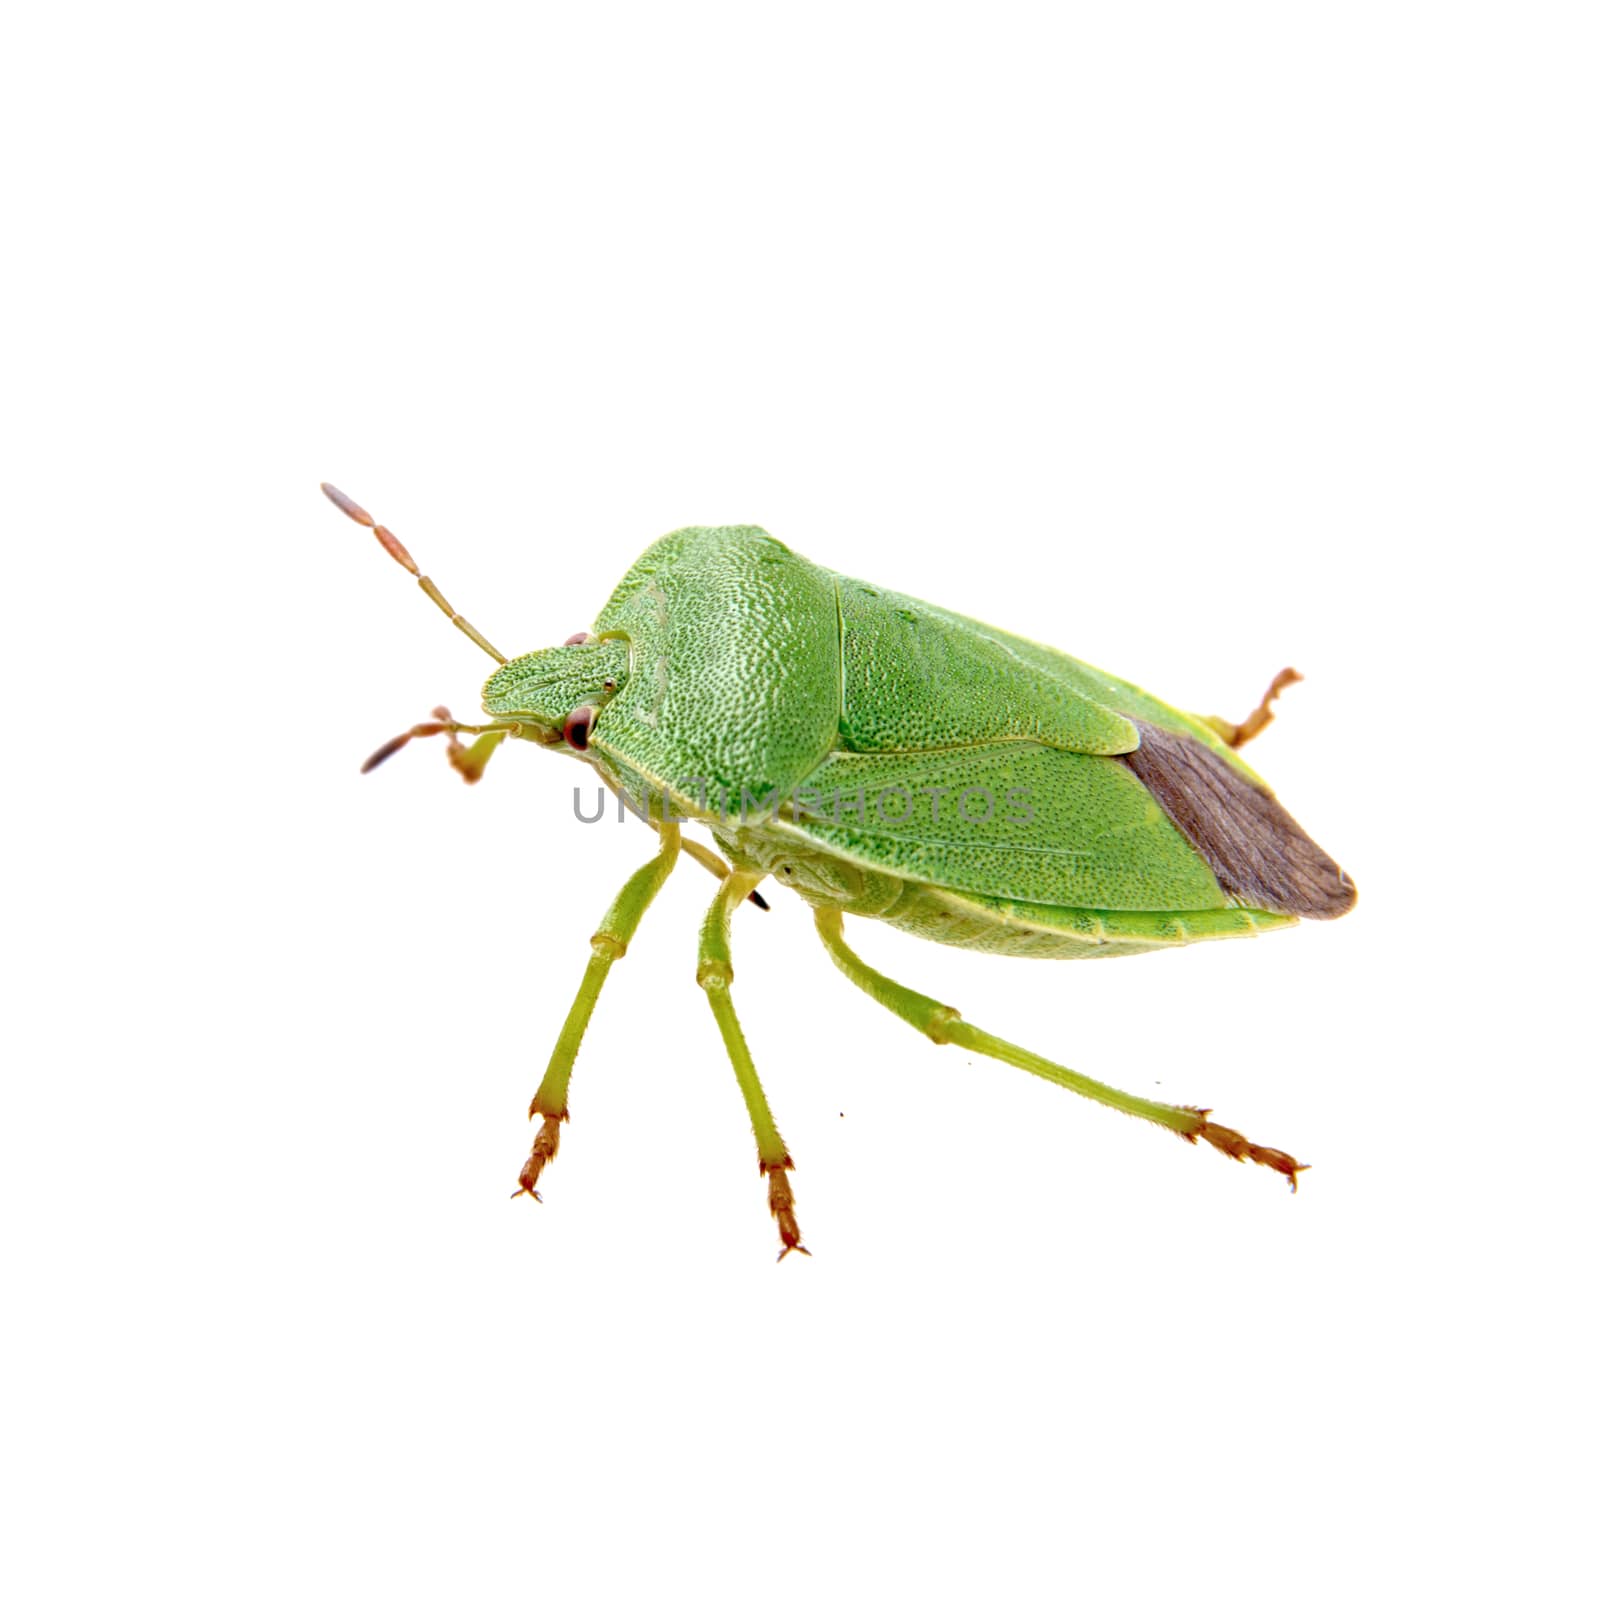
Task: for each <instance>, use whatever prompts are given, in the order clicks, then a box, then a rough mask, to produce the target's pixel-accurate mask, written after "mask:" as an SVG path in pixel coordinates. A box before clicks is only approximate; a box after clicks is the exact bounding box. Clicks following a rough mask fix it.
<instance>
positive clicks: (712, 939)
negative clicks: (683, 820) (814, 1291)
mask: <svg viewBox="0 0 1600 1600" xmlns="http://www.w3.org/2000/svg"><path fill="white" fill-rule="evenodd" d="M764 876H765V874H764V873H760V872H730V873H729V874H728V876H727V877H726V878H725V879H723V882H722V888H721V889H720V890H718V891H717V897H716V899H715V900H713V901H712V902H711V909H710V911H708V912H707V913H706V920H705V925H704V926H703V927H702V928H701V930H700V965H699V968H698V970H697V972H696V973H695V977H696V979H697V980H698V982H699V984H700V987H701V988H702V989H704V990H705V992H706V999H708V1000H709V1001H710V1002H711V1014H712V1015H713V1016H714V1017H715V1018H716V1019H717V1027H718V1029H719V1030H720V1031H721V1033H722V1042H723V1044H724V1045H725V1046H726V1047H727V1051H728V1059H729V1060H730V1061H731V1062H732V1063H733V1075H734V1077H736V1078H737V1079H738V1080H739V1092H740V1093H741V1094H742V1095H743V1096H744V1105H745V1110H746V1111H748V1112H749V1113H750V1126H751V1128H752V1129H753V1130H754V1132H755V1136H756V1155H757V1157H758V1158H759V1160H760V1162H761V1171H762V1172H763V1173H764V1174H765V1175H766V1179H767V1208H768V1209H769V1210H770V1211H771V1212H772V1215H773V1216H774V1217H775V1218H776V1219H777V1223H778V1237H779V1239H780V1240H781V1241H782V1243H783V1249H782V1250H781V1251H779V1252H778V1259H779V1260H780V1261H782V1260H783V1258H784V1257H785V1256H786V1255H788V1253H789V1252H790V1251H791V1250H798V1251H799V1252H800V1254H801V1255H803V1256H808V1255H810V1254H811V1252H810V1251H809V1250H807V1249H806V1247H805V1246H804V1245H803V1244H801V1243H800V1224H799V1223H798V1222H796V1221H795V1219H794V1191H793V1190H792V1189H791V1188H790V1186H789V1173H790V1171H791V1170H792V1169H793V1167H794V1161H793V1160H792V1159H791V1158H790V1155H789V1149H788V1146H787V1145H785V1144H784V1142H783V1135H782V1134H780V1133H779V1132H778V1124H777V1123H776V1122H775V1121H774V1120H773V1117H772V1108H771V1106H769V1105H768V1104H767V1095H766V1091H765V1090H764V1089H763V1088H762V1087H761V1079H760V1078H759V1077H757V1075H756V1067H755V1062H753V1061H752V1060H751V1059H750V1047H749V1045H747V1044H746V1043H745V1039H744V1030H743V1029H742V1028H741V1027H740V1026H739V1018H738V1015H737V1013H736V1012H735V1011H734V1009H733V997H732V996H731V995H730V994H729V993H728V989H729V986H730V985H731V984H732V983H733V962H732V960H731V954H732V951H731V948H730V945H729V940H728V922H729V919H730V918H731V917H732V916H733V911H734V907H735V906H737V905H739V904H740V902H741V901H743V900H744V899H745V898H746V897H747V896H748V895H749V894H750V892H751V891H752V890H753V889H754V888H755V886H756V885H757V884H758V883H760V882H761V880H762V878H763V877H764Z"/></svg>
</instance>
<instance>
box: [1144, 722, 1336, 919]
mask: <svg viewBox="0 0 1600 1600" xmlns="http://www.w3.org/2000/svg"><path fill="white" fill-rule="evenodd" d="M1136 726H1137V727H1138V729H1139V748H1138V749H1137V750H1133V751H1130V752H1129V753H1128V754H1127V755H1125V756H1117V757H1115V758H1114V759H1115V760H1118V761H1125V762H1127V764H1128V766H1129V767H1130V768H1131V769H1132V771H1133V774H1134V776H1135V777H1136V778H1138V780H1139V782H1140V783H1142V784H1143V785H1144V786H1145V788H1146V789H1148V790H1149V791H1150V793H1151V795H1153V796H1154V798H1155V800H1156V802H1157V803H1158V804H1159V805H1160V807H1161V809H1162V810H1163V811H1165V812H1166V814H1167V817H1168V818H1169V820H1170V821H1171V822H1172V824H1173V826H1174V827H1175V828H1177V829H1178V830H1179V831H1180V832H1181V833H1182V834H1183V835H1184V837H1185V838H1186V839H1188V841H1189V843H1190V844H1191V845H1193V846H1194V848H1195V849H1196V850H1197V851H1199V853H1200V854H1201V855H1202V856H1204V857H1205V859H1206V863H1207V865H1208V866H1209V867H1210V868H1211V870H1212V871H1213V872H1214V873H1215V874H1216V875H1217V882H1218V883H1220V884H1221V885H1222V887H1223V889H1224V891H1225V892H1226V893H1228V894H1230V895H1233V896H1235V897H1236V898H1238V899H1240V900H1242V901H1244V902H1245V903H1246V904H1247V905H1251V906H1256V907H1259V908H1260V909H1261V910H1263V911H1285V912H1289V913H1290V914H1292V915H1295V916H1301V917H1314V918H1327V917H1342V916H1343V915H1344V914H1345V912H1347V911H1348V910H1349V909H1350V908H1351V906H1353V905H1354V904H1355V903H1356V886H1355V885H1354V884H1353V883H1351V881H1350V880H1349V879H1348V878H1347V877H1345V875H1344V873H1343V872H1342V871H1341V870H1340V868H1339V865H1338V863H1337V862H1335V861H1333V860H1332V859H1331V858H1330V857H1329V856H1328V855H1327V854H1326V852H1324V851H1323V850H1322V848H1321V847H1320V846H1319V845H1318V844H1317V843H1316V841H1315V840H1313V839H1312V838H1311V837H1310V836H1309V835H1308V834H1307V833H1306V832H1305V830H1304V829H1303V828H1301V826H1300V824H1299V823H1297V822H1296V821H1295V820H1294V818H1293V817H1291V816H1290V815H1289V813H1288V812H1287V811H1285V810H1284V809H1283V807H1282V806H1280V805H1279V804H1278V802H1277V801H1276V800H1274V799H1273V797H1272V796H1271V795H1270V794H1268V793H1267V792H1266V790H1264V789H1259V788H1257V787H1256V785H1255V784H1253V783H1251V782H1250V780H1249V779H1248V778H1247V777H1245V775H1244V774H1243V773H1242V772H1239V771H1237V770H1235V769H1234V768H1233V767H1231V766H1229V765H1228V763H1227V762H1226V761H1224V760H1223V759H1222V757H1221V756H1219V755H1217V754H1216V753H1215V752H1214V751H1211V750H1208V749H1207V748H1206V747H1205V745H1203V744H1201V743H1200V741H1199V740H1198V739H1190V738H1188V737H1186V736H1185V735H1183V734H1179V733H1168V732H1167V731H1166V730H1165V729H1164V728H1155V727H1152V726H1151V725H1150V724H1149V723H1147V722H1139V723H1137V724H1136Z"/></svg>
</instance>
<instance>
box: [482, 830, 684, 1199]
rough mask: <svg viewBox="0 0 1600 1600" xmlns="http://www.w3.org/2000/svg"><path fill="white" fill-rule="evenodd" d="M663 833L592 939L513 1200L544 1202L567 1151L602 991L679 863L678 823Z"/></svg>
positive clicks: (532, 1109)
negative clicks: (546, 1182)
mask: <svg viewBox="0 0 1600 1600" xmlns="http://www.w3.org/2000/svg"><path fill="white" fill-rule="evenodd" d="M660 831H661V849H660V851H659V852H658V853H657V854H656V855H655V856H654V857H653V858H652V859H651V860H649V861H647V862H646V863H645V864H644V865H643V866H642V867H640V868H639V870H638V871H637V872H635V873H634V875H633V876H632V877H631V878H629V879H628V881H627V882H626V883H625V884H623V886H622V892H621V893H620V894H618V896H617V898H616V899H615V900H613V901H612V902H611V909H610V910H609V911H607V912H606V914H605V916H603V917H602V918H601V919H600V926H599V927H598V928H597V929H596V930H595V934H594V937H593V938H592V939H591V940H590V941H589V948H590V950H591V951H593V954H592V955H591V956H590V957H589V965H588V967H587V968H585V970H584V974H583V981H582V982H581V983H580V984H579V985H578V995H577V998H576V999H575V1000H574V1001H573V1002H572V1009H571V1010H570V1011H569V1012H568V1013H567V1020H566V1022H565V1023H563V1024H562V1028H561V1036H560V1037H559V1038H558V1039H557V1040H556V1047H555V1049H554V1050H553V1051H552V1052H551V1055H550V1065H549V1066H548V1067H547V1068H546V1069H545V1074H544V1077H543V1078H542V1079H541V1080H540V1082H539V1087H538V1089H537V1090H536V1091H535V1093H534V1096H533V1104H532V1105H530V1106H529V1107H528V1116H529V1117H530V1118H533V1117H540V1116H542V1117H543V1118H544V1122H543V1124H542V1125H541V1126H540V1128H539V1132H538V1135H537V1137H536V1138H535V1139H534V1141H533V1150H532V1151H531V1152H530V1154H529V1156H528V1159H527V1161H526V1162H524V1163H523V1167H522V1174H521V1176H520V1177H519V1178H518V1179H517V1183H518V1187H517V1189H516V1190H514V1191H513V1195H512V1197H513V1199H514V1198H515V1197H516V1195H519V1194H531V1195H532V1196H533V1198H534V1199H535V1200H537V1199H538V1198H539V1191H538V1189H537V1188H535V1187H534V1186H535V1184H537V1183H538V1181H539V1174H540V1173H541V1172H543V1171H544V1169H545V1167H546V1166H547V1165H548V1164H549V1163H550V1162H552V1161H554V1160H555V1158H556V1152H557V1150H559V1149H560V1148H561V1124H562V1123H563V1122H565V1121H566V1120H567V1090H568V1087H569V1086H570V1085H571V1083H572V1067H573V1063H574V1062H575V1061H577V1059H578V1046H579V1045H581V1044H582V1043H583V1035H584V1030H585V1029H586V1028H587V1027H588V1026H589V1018H590V1017H592V1016H593V1015H594V1007H595V1002H596V1001H597V1000H598V999H599V998H600V989H601V987H602V985H603V984H604V983H605V981H606V976H607V974H608V973H609V972H610V971H611V968H612V964H613V963H614V962H617V961H620V960H621V959H622V958H623V957H624V956H625V955H626V954H627V953H628V941H629V940H630V939H631V938H632V937H633V935H634V932H635V930H636V929H637V928H638V926H639V922H640V919H641V918H642V917H643V916H644V914H645V912H646V911H647V910H649V908H650V902H651V901H652V900H654V899H655V897H656V892H657V891H658V890H659V889H660V887H661V885H662V884H664V883H665V882H666V881H667V875H668V874H669V873H670V872H671V871H672V869H673V866H674V865H675V864H676V862H677V859H678V844H679V838H678V824H677V823H675V822H663V823H662V824H661V829H660Z"/></svg>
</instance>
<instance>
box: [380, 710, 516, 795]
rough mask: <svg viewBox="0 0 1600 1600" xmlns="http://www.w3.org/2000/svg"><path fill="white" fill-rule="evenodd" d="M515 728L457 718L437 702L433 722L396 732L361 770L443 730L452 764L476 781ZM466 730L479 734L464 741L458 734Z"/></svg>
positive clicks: (464, 776)
mask: <svg viewBox="0 0 1600 1600" xmlns="http://www.w3.org/2000/svg"><path fill="white" fill-rule="evenodd" d="M514 731H515V730H514V728H513V727H511V726H507V727H503V728H477V727H473V726H472V725H471V724H470V723H466V722H457V721H455V720H454V719H453V718H452V717H451V715H450V712H449V710H448V708H447V707H445V706H435V707H434V708H433V721H432V722H419V723H418V724H417V725H416V726H415V727H414V728H408V729H406V731H405V732H404V733H400V734H396V735H395V737H394V738H392V739H391V740H390V741H389V742H388V743H387V744H384V745H380V746H379V747H378V748H377V749H376V750H374V751H373V752H372V754H371V755H370V756H368V757H367V759H366V760H365V761H363V762H362V763H361V770H362V771H363V772H371V771H372V769H373V768H374V767H376V766H381V765H382V764H383V763H384V762H385V761H387V760H388V759H389V757H390V756H392V755H393V754H394V753H395V752H396V751H398V750H404V749H405V747H406V746H407V745H408V744H410V743H411V741H412V740H413V739H431V738H432V737H433V736H434V735H435V734H437V733H442V734H446V735H447V736H448V739H449V742H448V743H447V744H446V746H445V752H444V753H445V754H446V755H447V756H448V757H449V758H450V765H451V766H452V767H454V768H455V769H456V771H457V772H459V773H460V774H461V776H462V778H463V779H465V780H466V782H468V783H476V782H477V781H478V779H479V778H481V777H482V776H483V769H484V768H485V767H486V766H488V765H489V757H490V756H492V755H493V754H494V753H495V751H496V750H498V749H499V748H500V744H501V741H502V740H504V739H505V737H506V735H507V734H509V733H512V732H514ZM463 733H475V734H477V736H478V737H477V738H476V739H474V740H473V741H472V743H471V744H470V745H466V744H462V742H461V740H460V739H459V738H458V737H457V735H458V734H463Z"/></svg>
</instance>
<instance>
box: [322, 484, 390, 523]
mask: <svg viewBox="0 0 1600 1600" xmlns="http://www.w3.org/2000/svg"><path fill="white" fill-rule="evenodd" d="M322 492H323V493H324V494H325V495H327V497H328V498H329V499H330V500H331V501H333V503H334V504H335V505H336V506H338V508H339V509H340V510H341V511H342V512H344V514H345V515H346V516H347V517H349V518H350V520H351V521H352V522H359V523H360V524H361V526H362V527H363V528H372V527H376V526H377V524H376V523H375V522H374V521H373V519H372V515H371V513H370V512H367V511H363V510H362V509H361V507H360V506H358V505H357V504H356V503H355V501H354V500H352V499H351V498H350V496H349V495H347V494H346V493H345V492H344V490H343V489H335V488H334V486H333V485H332V484H331V483H325V484H323V486H322Z"/></svg>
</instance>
